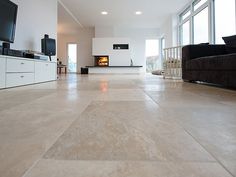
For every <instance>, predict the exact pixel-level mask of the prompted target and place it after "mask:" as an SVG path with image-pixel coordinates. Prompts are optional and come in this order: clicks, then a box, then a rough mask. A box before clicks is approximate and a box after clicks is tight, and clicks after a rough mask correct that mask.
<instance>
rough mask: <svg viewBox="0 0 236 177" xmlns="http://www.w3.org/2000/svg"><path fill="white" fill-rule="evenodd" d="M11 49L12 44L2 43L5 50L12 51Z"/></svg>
mask: <svg viewBox="0 0 236 177" xmlns="http://www.w3.org/2000/svg"><path fill="white" fill-rule="evenodd" d="M10 47H11V45H10V43H7V42H3V43H2V48H3V49H10Z"/></svg>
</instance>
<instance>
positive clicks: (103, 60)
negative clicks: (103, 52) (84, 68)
mask: <svg viewBox="0 0 236 177" xmlns="http://www.w3.org/2000/svg"><path fill="white" fill-rule="evenodd" d="M95 66H109V56H95Z"/></svg>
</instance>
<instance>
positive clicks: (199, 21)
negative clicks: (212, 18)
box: [193, 7, 209, 44]
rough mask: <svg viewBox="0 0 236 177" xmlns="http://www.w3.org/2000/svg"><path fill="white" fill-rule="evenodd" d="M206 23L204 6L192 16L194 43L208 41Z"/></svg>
mask: <svg viewBox="0 0 236 177" xmlns="http://www.w3.org/2000/svg"><path fill="white" fill-rule="evenodd" d="M208 24H209V22H208V7H206V8H205V9H204V10H202V11H200V12H199V13H198V14H196V15H195V16H194V17H193V26H194V29H193V35H194V37H193V38H194V44H199V43H204V42H205V43H206V42H209V37H208V34H209V31H208V29H209V28H208Z"/></svg>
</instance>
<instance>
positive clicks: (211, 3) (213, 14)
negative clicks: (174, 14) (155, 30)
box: [179, 0, 236, 45]
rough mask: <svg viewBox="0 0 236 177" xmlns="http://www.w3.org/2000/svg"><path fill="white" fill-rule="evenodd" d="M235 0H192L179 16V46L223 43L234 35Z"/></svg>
mask: <svg viewBox="0 0 236 177" xmlns="http://www.w3.org/2000/svg"><path fill="white" fill-rule="evenodd" d="M235 5H236V4H235V0H192V2H191V3H190V4H189V6H187V8H185V10H183V11H182V12H181V13H180V15H179V44H180V45H187V44H199V43H207V42H209V43H217V44H221V43H224V42H223V40H222V37H223V36H230V35H234V34H235V33H236V18H235V14H236V13H235V9H236V8H235Z"/></svg>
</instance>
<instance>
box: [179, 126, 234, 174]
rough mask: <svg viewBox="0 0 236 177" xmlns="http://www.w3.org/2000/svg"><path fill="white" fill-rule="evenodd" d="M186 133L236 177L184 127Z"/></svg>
mask: <svg viewBox="0 0 236 177" xmlns="http://www.w3.org/2000/svg"><path fill="white" fill-rule="evenodd" d="M182 128H183V129H184V131H185V132H186V133H188V134H189V135H190V136H191V137H192V138H193V139H194V140H195V141H196V142H197V143H198V144H199V145H200V146H201V147H202V148H203V149H204V150H205V151H206V152H207V153H209V154H210V155H211V156H212V157H213V158H214V159H215V160H216V162H217V163H218V164H219V165H220V166H222V167H223V169H224V170H226V171H227V172H228V173H229V174H230V175H231V176H232V177H236V176H234V175H233V173H231V171H230V170H228V169H227V168H226V167H225V166H224V164H223V163H221V162H220V160H219V159H218V158H217V157H216V156H215V155H214V154H213V153H211V152H210V151H209V150H208V149H207V148H206V147H205V146H204V145H203V144H202V143H200V142H199V141H198V140H197V139H196V138H195V137H194V136H193V135H192V134H191V133H190V132H189V131H188V130H186V129H185V128H184V127H182Z"/></svg>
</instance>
